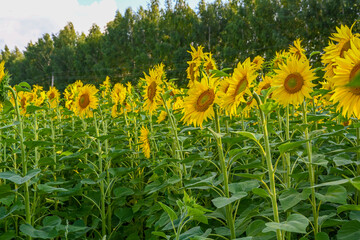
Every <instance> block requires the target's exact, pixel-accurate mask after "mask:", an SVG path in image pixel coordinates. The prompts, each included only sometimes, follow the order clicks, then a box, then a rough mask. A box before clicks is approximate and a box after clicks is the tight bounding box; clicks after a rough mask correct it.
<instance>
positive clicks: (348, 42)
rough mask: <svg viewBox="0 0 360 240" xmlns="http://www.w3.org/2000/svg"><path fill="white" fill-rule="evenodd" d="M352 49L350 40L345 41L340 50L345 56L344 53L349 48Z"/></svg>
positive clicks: (341, 55)
mask: <svg viewBox="0 0 360 240" xmlns="http://www.w3.org/2000/svg"><path fill="white" fill-rule="evenodd" d="M349 49H350V40H349V41H347V42H346V43H344V45H343V47H342V48H341V50H340V57H342V58H343V57H344V53H345V52H347V50H349Z"/></svg>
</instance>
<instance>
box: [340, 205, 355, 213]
mask: <svg viewBox="0 0 360 240" xmlns="http://www.w3.org/2000/svg"><path fill="white" fill-rule="evenodd" d="M348 210H350V211H360V205H353V204H347V205H342V206H339V207H338V209H337V213H338V214H339V213H342V212H344V211H348Z"/></svg>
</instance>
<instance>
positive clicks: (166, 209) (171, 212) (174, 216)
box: [159, 202, 178, 222]
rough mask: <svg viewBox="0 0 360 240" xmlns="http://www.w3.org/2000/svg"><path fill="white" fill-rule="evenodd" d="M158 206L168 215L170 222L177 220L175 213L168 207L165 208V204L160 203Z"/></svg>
mask: <svg viewBox="0 0 360 240" xmlns="http://www.w3.org/2000/svg"><path fill="white" fill-rule="evenodd" d="M159 204H160V206H161V207H162V208H163V209H164V211H165V212H166V213H167V214H168V215H169V217H170V220H171V221H172V222H173V221H174V220H176V219H177V218H178V217H177V215H176V213H175V212H174V210H172V209H171V208H170V207H168V206H166V205H165V204H163V203H161V202H159Z"/></svg>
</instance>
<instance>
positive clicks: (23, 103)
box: [20, 97, 26, 108]
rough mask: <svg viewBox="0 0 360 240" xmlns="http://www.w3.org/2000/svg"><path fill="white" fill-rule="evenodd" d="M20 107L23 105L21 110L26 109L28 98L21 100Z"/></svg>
mask: <svg viewBox="0 0 360 240" xmlns="http://www.w3.org/2000/svg"><path fill="white" fill-rule="evenodd" d="M20 105H21V108H25V105H26V98H25V97H23V98H21V100H20Z"/></svg>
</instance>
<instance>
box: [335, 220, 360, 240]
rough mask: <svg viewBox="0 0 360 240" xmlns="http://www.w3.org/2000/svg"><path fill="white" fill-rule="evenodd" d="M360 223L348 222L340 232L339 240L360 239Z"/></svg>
mask: <svg viewBox="0 0 360 240" xmlns="http://www.w3.org/2000/svg"><path fill="white" fill-rule="evenodd" d="M359 225H360V222H359V221H356V220H354V221H350V222H346V223H345V224H344V225H343V226H342V228H340V230H339V231H338V234H337V236H336V237H337V240H350V239H354V240H355V239H360V228H359Z"/></svg>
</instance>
